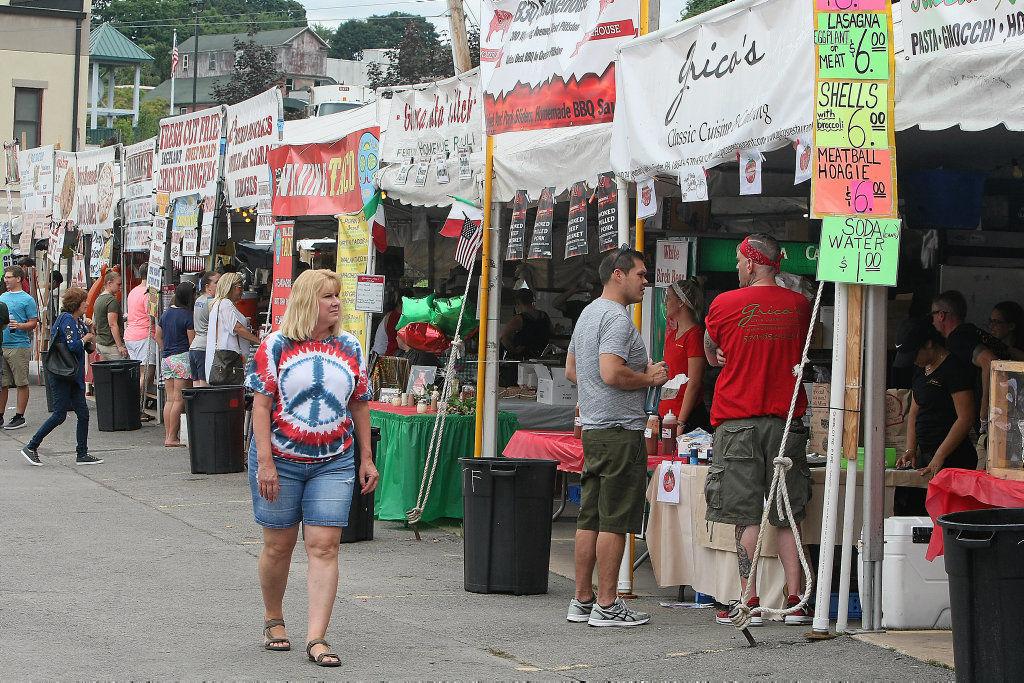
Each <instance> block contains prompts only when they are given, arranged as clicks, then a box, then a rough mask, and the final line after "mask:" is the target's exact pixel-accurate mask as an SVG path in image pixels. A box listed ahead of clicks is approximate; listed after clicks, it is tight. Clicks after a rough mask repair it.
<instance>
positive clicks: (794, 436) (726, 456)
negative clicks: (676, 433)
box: [704, 417, 811, 527]
mask: <svg viewBox="0 0 1024 683" xmlns="http://www.w3.org/2000/svg"><path fill="white" fill-rule="evenodd" d="M785 426H786V421H785V420H783V419H782V418H780V417H752V418H746V419H742V420H726V421H725V422H723V423H722V424H720V425H718V427H717V428H715V441H714V449H715V450H714V456H713V458H712V461H711V467H710V469H709V470H708V478H707V480H706V481H705V482H704V497H705V499H706V500H707V506H708V510H707V514H706V515H705V519H707V520H708V521H709V522H723V523H726V524H736V525H738V526H750V525H752V524H760V523H761V515H762V513H763V512H764V504H765V496H767V495H768V492H769V491H770V490H771V485H772V477H773V476H774V474H775V466H774V464H773V463H772V461H773V460H774V459H775V456H776V455H778V453H779V446H780V444H781V443H782V430H783V428H784V427H785ZM785 455H786V457H788V458H790V459H791V460H792V461H793V467H791V468H790V469H789V471H788V472H787V473H786V488H787V489H788V490H789V500H790V503H791V505H792V508H793V517H794V519H795V520H796V521H797V522H799V521H800V520H802V519H803V518H804V517H805V516H806V510H805V508H806V507H807V501H809V500H810V499H811V471H810V470H809V469H808V468H807V428H806V427H804V426H803V425H802V424H800V423H799V422H795V423H793V424H792V425H791V426H790V431H789V438H788V439H786V452H785ZM769 506H770V507H769V514H768V521H769V523H770V524H771V525H772V526H777V527H785V526H789V522H788V521H786V520H782V519H779V514H778V509H777V508H776V505H775V502H774V501H769Z"/></svg>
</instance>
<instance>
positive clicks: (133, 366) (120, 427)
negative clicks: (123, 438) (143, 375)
mask: <svg viewBox="0 0 1024 683" xmlns="http://www.w3.org/2000/svg"><path fill="white" fill-rule="evenodd" d="M140 365H141V363H139V361H137V360H103V361H98V362H96V363H93V364H92V383H93V387H95V392H96V426H97V428H98V429H99V430H100V431H101V432H128V431H132V430H135V429H141V428H142V420H141V419H140V418H141V413H140V411H139V366H140Z"/></svg>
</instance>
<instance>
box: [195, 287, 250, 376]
mask: <svg viewBox="0 0 1024 683" xmlns="http://www.w3.org/2000/svg"><path fill="white" fill-rule="evenodd" d="M241 298H242V276H241V275H239V274H238V273H224V275H222V276H221V278H220V280H219V281H218V282H217V295H216V296H215V297H214V299H213V301H212V302H210V324H209V326H208V328H207V332H206V377H207V381H208V382H209V384H210V385H211V386H224V385H232V386H238V385H241V384H242V383H243V382H244V381H245V358H244V357H243V355H244V354H243V353H242V345H241V342H240V341H239V340H240V339H244V340H246V341H248V342H250V343H252V344H259V343H260V338H259V337H257V336H256V335H255V334H253V333H252V332H251V331H250V330H249V328H248V327H246V324H245V316H244V315H242V314H241V312H239V310H238V308H237V307H236V306H235V304H236V303H237V302H238V300H239V299H241Z"/></svg>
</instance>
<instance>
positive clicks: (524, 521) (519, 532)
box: [459, 458, 558, 595]
mask: <svg viewBox="0 0 1024 683" xmlns="http://www.w3.org/2000/svg"><path fill="white" fill-rule="evenodd" d="M459 462H460V463H461V464H462V505H463V508H462V509H463V535H464V537H465V539H464V540H465V547H464V551H463V553H464V558H463V565H464V572H465V576H464V580H465V588H466V590H467V591H469V592H470V593H512V594H514V595H536V594H539V593H547V592H548V564H549V562H550V559H551V506H552V501H553V499H554V496H555V474H556V468H557V466H558V462H557V461H555V460H516V459H512V458H460V459H459Z"/></svg>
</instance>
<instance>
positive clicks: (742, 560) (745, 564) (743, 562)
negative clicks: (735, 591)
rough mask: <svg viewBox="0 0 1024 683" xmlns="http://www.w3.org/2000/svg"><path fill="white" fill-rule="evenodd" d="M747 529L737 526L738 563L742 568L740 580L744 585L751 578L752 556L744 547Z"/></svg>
mask: <svg viewBox="0 0 1024 683" xmlns="http://www.w3.org/2000/svg"><path fill="white" fill-rule="evenodd" d="M746 529H747V527H746V526H745V525H744V526H740V525H738V524H737V525H736V563H737V564H738V565H739V568H740V578H741V579H742V580H743V583H746V582H747V579H749V578H750V555H748V554H747V549H746V548H744V547H743V532H744V531H746Z"/></svg>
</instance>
